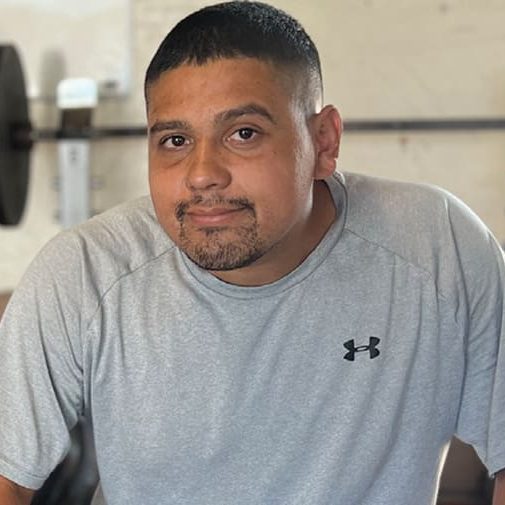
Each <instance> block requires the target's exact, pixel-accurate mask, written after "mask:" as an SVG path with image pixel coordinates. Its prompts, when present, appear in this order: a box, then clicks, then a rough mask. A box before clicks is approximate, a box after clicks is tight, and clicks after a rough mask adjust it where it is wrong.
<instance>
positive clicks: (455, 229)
mask: <svg viewBox="0 0 505 505" xmlns="http://www.w3.org/2000/svg"><path fill="white" fill-rule="evenodd" d="M343 180H344V186H345V188H346V191H347V194H348V206H347V216H346V223H345V227H346V230H347V231H349V232H350V233H353V234H355V235H356V236H358V237H360V238H361V239H362V240H365V241H367V242H370V243H373V244H375V245H376V246H377V247H380V248H382V249H385V250H387V251H390V252H391V254H394V255H397V256H399V257H401V258H403V259H404V260H406V261H408V262H409V263H411V264H412V265H414V266H416V267H417V268H419V269H422V270H424V271H425V272H427V273H429V274H430V276H432V277H433V278H434V279H435V280H436V282H437V284H439V287H440V288H442V291H445V290H446V289H449V290H450V289H451V287H454V286H453V285H454V282H457V281H456V280H455V279H462V276H467V275H471V274H472V273H475V275H477V273H478V271H480V270H482V269H488V270H489V269H493V265H494V266H496V265H497V263H502V262H503V257H502V254H501V251H500V248H499V246H498V244H497V243H496V240H495V239H494V237H493V236H492V234H491V232H490V231H489V229H488V228H487V227H486V226H485V225H484V223H483V222H482V221H481V220H480V218H479V217H478V216H477V215H476V214H475V213H474V212H473V211H472V210H471V209H470V208H469V207H468V206H467V205H466V204H465V203H463V202H462V201H461V200H460V199H459V198H457V197H456V196H454V195H452V194H451V193H449V192H448V191H446V190H444V189H442V188H439V187H436V186H432V185H428V184H418V183H408V182H399V181H392V180H388V179H381V178H376V177H369V176H364V175H356V174H345V175H344V176H343ZM461 282H463V280H461Z"/></svg>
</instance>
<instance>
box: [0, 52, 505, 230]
mask: <svg viewBox="0 0 505 505" xmlns="http://www.w3.org/2000/svg"><path fill="white" fill-rule="evenodd" d="M344 126H345V131H346V132H347V133H359V132H383V133H384V132H385V133H388V132H395V131H427V130H430V131H446V130H455V131H473V130H496V129H505V118H489V119H478V118H477V119H391V120H366V119H365V120H359V121H345V123H344ZM146 134H147V130H146V128H145V127H140V126H139V127H135V126H133V127H125V128H121V127H117V128H92V127H91V126H90V125H89V124H88V125H84V126H83V125H79V126H75V125H73V124H63V125H62V127H61V128H60V129H57V130H50V129H46V130H34V129H33V128H32V126H31V122H30V119H29V116H28V99H27V97H26V90H25V81H24V77H23V71H22V68H21V64H20V60H19V57H18V54H17V52H16V50H15V48H14V47H13V46H2V45H0V225H2V224H3V225H16V224H18V223H19V221H20V220H21V217H22V214H23V210H24V207H25V202H26V195H27V189H28V179H29V164H30V150H31V148H32V147H33V144H34V143H35V142H43V141H61V140H68V139H75V140H78V139H81V140H88V141H94V140H98V139H105V138H113V137H145V136H146Z"/></svg>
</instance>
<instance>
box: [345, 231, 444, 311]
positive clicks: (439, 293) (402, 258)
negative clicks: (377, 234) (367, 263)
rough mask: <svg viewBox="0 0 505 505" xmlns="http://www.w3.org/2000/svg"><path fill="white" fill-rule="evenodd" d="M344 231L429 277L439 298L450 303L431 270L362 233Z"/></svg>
mask: <svg viewBox="0 0 505 505" xmlns="http://www.w3.org/2000/svg"><path fill="white" fill-rule="evenodd" d="M344 230H345V231H347V232H348V233H350V234H351V235H354V236H355V237H357V238H359V239H360V240H363V241H364V242H366V243H368V244H371V245H374V246H376V247H379V248H381V249H382V250H384V251H386V252H387V253H389V254H392V255H393V256H395V257H396V258H399V259H400V260H401V261H403V262H404V263H406V264H408V265H410V266H411V267H413V268H415V269H416V270H418V271H420V272H422V273H423V274H424V275H426V276H428V277H429V279H430V280H431V282H432V283H433V285H434V286H435V291H436V293H437V296H440V298H442V299H443V300H444V302H448V301H449V297H448V296H446V295H445V294H444V292H443V291H442V290H441V289H440V288H439V286H438V285H437V283H436V282H435V277H434V276H433V274H432V273H431V272H430V271H429V270H427V269H426V268H424V267H422V266H421V265H418V264H416V263H414V262H413V261H412V260H410V259H408V258H405V257H404V256H402V255H401V254H399V253H397V252H396V251H394V250H392V249H390V248H389V247H386V246H385V245H384V244H381V243H379V242H376V241H375V240H371V239H369V238H367V237H364V236H363V235H361V234H360V233H358V232H356V231H354V230H351V229H350V228H348V227H347V226H345V227H344Z"/></svg>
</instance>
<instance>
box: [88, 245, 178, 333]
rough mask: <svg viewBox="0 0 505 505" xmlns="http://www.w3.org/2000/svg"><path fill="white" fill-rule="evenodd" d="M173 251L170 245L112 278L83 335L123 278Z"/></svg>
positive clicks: (100, 297) (173, 247)
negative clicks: (107, 297)
mask: <svg viewBox="0 0 505 505" xmlns="http://www.w3.org/2000/svg"><path fill="white" fill-rule="evenodd" d="M174 249H175V246H174V245H172V246H171V247H169V248H168V249H165V250H164V251H162V252H161V253H160V254H158V255H156V256H153V257H152V258H149V259H148V260H146V261H144V262H143V263H141V264H140V265H138V266H136V267H135V268H132V269H129V270H128V271H126V272H124V273H122V274H120V275H119V276H117V277H116V278H114V279H113V280H112V281H111V283H110V284H109V286H108V287H106V288H105V289H104V291H103V292H102V294H101V295H100V296H99V299H98V302H97V306H96V308H95V310H94V312H93V313H92V314H91V315H90V318H89V321H88V323H87V325H86V327H85V333H87V332H88V331H89V329H90V327H91V325H92V324H93V321H94V319H95V317H96V315H97V313H98V312H99V310H100V308H101V307H102V305H103V303H104V300H105V298H106V296H107V295H108V294H109V293H110V291H111V290H112V289H113V288H114V287H115V286H116V285H117V284H118V283H119V282H120V281H121V280H123V279H124V278H125V277H128V276H129V275H132V274H134V273H136V272H138V271H139V270H141V269H142V268H145V267H147V266H148V265H149V264H151V263H153V262H154V261H157V260H158V259H159V258H161V257H162V256H164V255H165V254H169V253H170V252H171V251H173V250H174Z"/></svg>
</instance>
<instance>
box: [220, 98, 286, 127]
mask: <svg viewBox="0 0 505 505" xmlns="http://www.w3.org/2000/svg"><path fill="white" fill-rule="evenodd" d="M249 114H255V115H258V116H262V117H264V118H266V119H268V120H269V121H270V122H271V123H273V124H276V122H275V120H274V118H273V116H272V115H271V114H270V112H268V110H267V109H265V108H264V107H262V106H261V105H258V104H256V103H248V104H246V105H241V106H239V107H236V108H233V109H229V110H225V111H223V112H220V113H219V114H218V115H217V116H216V117H215V119H214V123H221V122H226V121H230V120H232V119H237V118H239V117H241V116H246V115H249Z"/></svg>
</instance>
